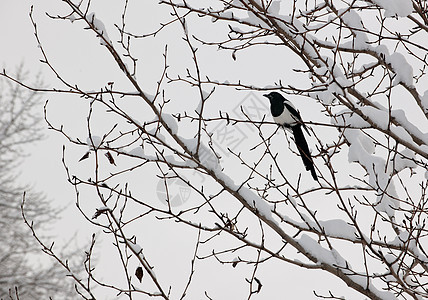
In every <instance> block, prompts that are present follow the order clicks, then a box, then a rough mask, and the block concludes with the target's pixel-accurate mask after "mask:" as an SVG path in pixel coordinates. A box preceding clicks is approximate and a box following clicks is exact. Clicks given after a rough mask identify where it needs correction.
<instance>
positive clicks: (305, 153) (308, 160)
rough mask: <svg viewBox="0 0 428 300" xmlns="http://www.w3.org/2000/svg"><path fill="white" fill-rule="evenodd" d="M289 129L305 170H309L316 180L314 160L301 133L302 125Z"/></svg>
mask: <svg viewBox="0 0 428 300" xmlns="http://www.w3.org/2000/svg"><path fill="white" fill-rule="evenodd" d="M291 129H292V130H293V134H294V140H295V141H296V146H297V149H298V150H299V153H300V156H301V157H302V160H303V164H304V165H305V168H306V170H307V171H311V175H312V178H313V179H314V180H318V177H317V174H316V173H315V168H314V162H313V160H312V157H311V153H310V152H309V147H308V143H307V142H306V139H305V136H304V135H303V131H302V126H301V125H296V126H292V127H291Z"/></svg>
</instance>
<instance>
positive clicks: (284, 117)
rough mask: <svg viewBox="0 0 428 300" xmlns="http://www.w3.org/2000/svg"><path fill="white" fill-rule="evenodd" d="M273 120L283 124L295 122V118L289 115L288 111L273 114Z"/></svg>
mask: <svg viewBox="0 0 428 300" xmlns="http://www.w3.org/2000/svg"><path fill="white" fill-rule="evenodd" d="M273 120H274V121H275V123H278V124H281V125H284V124H287V125H292V124H294V123H296V120H295V119H294V118H293V117H292V116H291V114H290V113H288V112H286V111H284V112H283V113H282V114H280V115H279V116H276V117H275V116H274V117H273Z"/></svg>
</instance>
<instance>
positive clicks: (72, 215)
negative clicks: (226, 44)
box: [0, 0, 361, 299]
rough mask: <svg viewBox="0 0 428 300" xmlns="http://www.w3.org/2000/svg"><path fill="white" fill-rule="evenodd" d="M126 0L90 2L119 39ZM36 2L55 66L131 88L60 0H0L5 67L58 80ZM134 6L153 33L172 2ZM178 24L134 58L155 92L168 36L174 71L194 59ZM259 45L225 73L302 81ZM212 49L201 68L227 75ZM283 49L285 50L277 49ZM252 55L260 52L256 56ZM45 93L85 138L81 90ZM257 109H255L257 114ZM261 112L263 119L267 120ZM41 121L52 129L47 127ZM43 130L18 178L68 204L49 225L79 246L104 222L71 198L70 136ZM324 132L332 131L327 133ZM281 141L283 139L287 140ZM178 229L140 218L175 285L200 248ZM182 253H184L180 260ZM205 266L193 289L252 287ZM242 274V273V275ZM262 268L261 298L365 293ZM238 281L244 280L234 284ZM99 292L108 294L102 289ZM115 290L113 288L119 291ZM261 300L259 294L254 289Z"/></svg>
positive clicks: (90, 85) (310, 114)
mask: <svg viewBox="0 0 428 300" xmlns="http://www.w3.org/2000/svg"><path fill="white" fill-rule="evenodd" d="M121 2H122V1H94V5H93V10H94V11H95V12H96V14H97V17H99V18H100V19H101V20H103V22H104V23H105V24H106V27H107V31H108V32H109V37H110V38H111V39H112V40H114V41H115V40H117V38H118V37H117V32H115V29H114V26H112V23H113V22H119V21H120V11H121V9H122V4H121ZM154 2H155V1H154ZM11 3H12V4H11ZM31 3H35V4H34V5H35V7H34V19H35V21H36V22H37V25H38V30H39V35H40V39H41V41H42V44H43V47H44V49H45V50H46V52H47V55H48V57H49V59H50V60H51V62H52V64H53V65H55V67H56V68H57V69H58V70H59V71H60V72H61V73H62V74H63V75H64V77H65V78H66V79H67V80H70V82H72V83H76V84H78V85H79V87H80V88H82V89H85V90H97V89H99V88H101V87H103V86H105V85H106V84H107V82H110V81H114V82H115V84H117V85H118V86H120V85H122V87H124V88H125V89H126V85H127V83H126V81H125V80H124V78H123V76H122V73H121V72H120V71H119V70H118V68H117V66H116V64H115V63H114V62H113V61H112V59H111V58H110V56H109V55H108V53H107V51H106V50H105V49H104V47H102V46H101V45H100V44H99V40H98V39H97V38H96V37H95V36H94V34H93V33H92V32H88V31H84V30H83V29H82V24H79V23H78V22H75V23H71V22H68V21H55V20H51V19H49V18H48V17H47V16H46V15H45V12H48V13H50V14H52V15H56V14H62V13H65V12H66V11H67V10H66V9H64V7H65V6H64V5H63V4H62V3H61V1H59V0H58V1H54V0H49V1H48V0H45V1H13V2H10V1H2V2H0V22H1V24H2V26H0V36H1V37H2V45H1V47H0V62H1V64H2V67H3V68H6V70H7V71H8V73H13V72H14V70H15V66H17V65H18V64H20V63H22V62H23V63H24V67H25V69H27V70H29V71H30V75H29V79H28V82H30V83H31V82H32V80H31V78H32V77H33V76H36V75H37V74H38V73H39V72H40V74H41V76H42V78H43V80H44V81H45V84H46V86H48V87H58V88H59V87H62V86H61V84H60V83H59V82H58V80H56V78H55V76H54V75H53V74H52V72H50V71H49V69H48V68H47V67H46V66H45V65H42V64H40V63H39V60H40V59H41V58H42V56H41V54H40V51H39V49H38V47H37V42H36V40H35V38H34V28H33V26H32V24H31V22H30V18H29V12H30V6H31ZM130 14H131V15H134V14H141V17H140V18H130V19H133V20H136V19H137V20H138V21H136V22H134V23H130V24H129V26H130V28H132V29H133V30H135V31H137V32H138V33H148V32H152V31H153V30H155V29H156V28H157V26H158V24H159V23H160V22H162V21H164V20H167V19H168V9H165V8H160V7H158V5H156V4H151V7H150V8H147V7H144V6H143V5H142V6H141V7H133V12H132V13H130ZM140 29H141V30H140ZM193 29H194V30H195V32H201V33H202V34H203V31H204V30H205V29H206V28H205V27H204V24H203V23H201V26H200V27H198V28H193ZM174 30H176V29H174V27H172V28H171V29H168V30H166V31H165V32H163V33H162V34H161V35H160V36H159V37H158V38H157V39H152V40H150V39H149V41H148V42H147V43H146V44H143V45H140V46H139V48H136V49H137V50H136V51H137V52H139V53H141V55H136V56H138V57H142V58H141V65H140V66H139V68H140V69H139V70H140V72H139V73H138V75H137V78H138V79H139V80H140V81H141V82H142V86H143V87H144V88H146V89H147V91H148V93H149V94H153V92H152V93H151V91H153V90H154V87H155V85H154V84H153V82H155V81H156V78H158V76H159V73H160V72H161V68H160V66H161V65H162V52H163V49H164V46H165V44H166V43H168V45H169V49H170V50H169V55H170V59H171V62H174V64H173V65H172V66H171V68H172V71H173V72H174V70H176V71H177V72H179V70H182V69H183V66H185V65H186V63H187V62H188V53H187V52H186V50H185V47H184V46H183V45H182V41H181V36H180V35H179V34H177V31H174ZM213 34H215V33H213ZM257 49H258V48H255V49H253V50H250V51H249V53H247V55H242V56H239V57H238V62H237V63H236V64H235V65H233V64H234V61H233V59H232V58H231V56H230V53H229V54H226V53H225V54H224V58H223V59H224V60H230V64H231V67H230V70H228V75H227V76H228V78H227V79H228V80H230V81H235V80H237V79H251V80H252V81H253V82H255V83H257V84H259V85H262V86H263V85H269V84H273V82H274V81H275V80H276V79H277V78H282V79H283V80H284V81H287V80H290V81H291V80H298V78H296V76H297V77H298V76H300V75H296V74H284V73H283V72H282V71H281V68H280V67H278V65H279V66H281V64H286V63H287V59H279V60H278V59H276V58H277V57H276V56H275V50H272V51H273V52H271V55H269V57H267V56H264V52H262V48H259V49H258V50H259V51H260V52H257V51H258V50H257ZM210 55H211V56H212V57H213V58H217V59H218V56H217V54H216V50H215V49H209V50H206V51H202V53H201V57H202V59H203V61H204V67H205V68H206V69H207V70H209V71H210V73H211V74H213V75H214V76H218V77H219V78H220V79H221V78H223V76H224V72H222V70H218V69H216V66H217V63H216V60H215V59H212V60H210ZM278 55H280V54H279V53H278ZM281 55H282V54H281ZM255 57H258V58H261V59H254V58H255ZM210 61H211V63H210ZM274 66H275V68H274ZM270 70H272V71H270ZM258 72H260V73H261V74H270V77H269V76H263V77H261V78H258V77H257V73H258ZM301 76H303V75H301ZM254 78H255V79H254ZM146 82H147V83H146ZM129 88H131V87H129ZM176 91H177V94H175V95H174V96H175V97H179V98H182V99H183V102H182V103H185V102H186V101H187V98H186V97H190V94H184V92H183V93H181V91H180V92H179V90H176ZM220 95H221V93H220ZM223 95H224V97H226V99H227V100H229V99H230V100H231V101H225V102H226V103H225V108H227V109H229V111H234V110H235V112H236V113H238V111H237V110H236V108H237V107H239V105H241V103H244V104H243V105H247V106H250V104H251V105H253V104H255V105H258V107H259V108H260V112H259V113H261V114H262V115H263V114H264V113H267V106H265V104H263V103H262V102H260V101H262V100H261V99H262V97H261V96H260V95H258V94H257V93H254V94H250V95H249V94H248V92H235V93H234V94H233V95H230V94H223ZM170 96H172V95H170ZM228 97H230V98H228ZM43 99H44V101H45V100H49V106H48V116H49V117H50V120H52V122H53V123H54V124H56V125H60V124H63V125H64V126H66V128H67V129H69V130H70V131H71V132H73V133H76V135H78V136H80V137H81V138H83V139H84V138H85V136H84V134H85V130H86V123H85V121H84V120H85V118H86V116H87V115H86V114H87V108H88V105H87V103H85V102H84V101H83V100H81V99H80V98H76V97H70V96H64V95H54V94H45V95H44V96H43ZM294 101H296V102H295V104H296V106H297V107H298V108H299V109H300V111H301V112H302V116H303V117H304V118H306V119H308V120H312V121H316V120H322V116H320V114H319V111H317V108H314V107H308V106H307V105H305V104H306V103H308V102H305V101H307V100H305V99H303V98H302V97H296V98H295V99H294ZM186 103H187V102H186ZM43 104H44V103H41V105H40V109H39V113H40V114H41V116H42V113H43ZM183 105H184V104H183ZM254 113H256V114H257V112H254ZM262 115H260V116H257V117H259V118H262ZM44 127H45V128H46V126H44ZM95 128H96V126H95ZM99 130H100V134H102V130H103V128H102V126H100V128H99ZM45 133H46V139H45V140H44V141H42V142H38V143H37V144H35V145H31V146H29V147H28V148H26V150H27V151H26V152H27V154H28V155H29V156H28V157H27V158H25V161H24V164H23V168H22V180H24V181H26V182H29V183H31V184H34V185H35V187H36V188H37V189H38V190H40V191H42V192H44V193H45V194H46V196H47V197H48V198H49V199H52V203H53V205H54V206H57V207H62V206H64V207H67V208H66V211H65V212H64V213H63V214H62V216H61V220H59V221H58V222H57V223H56V225H55V228H53V231H54V232H55V233H56V234H58V235H57V238H56V239H57V240H58V241H59V243H61V242H64V241H66V240H68V238H69V237H70V236H71V235H72V234H73V233H74V231H75V230H76V231H77V232H78V239H77V242H76V244H77V245H83V244H85V243H87V242H88V241H89V239H90V236H91V234H92V233H93V232H98V229H97V228H95V227H92V226H91V225H90V224H88V223H87V222H86V221H85V220H84V219H83V217H82V216H81V215H80V214H79V212H78V211H77V209H76V208H75V206H74V201H75V194H74V190H73V188H72V186H71V185H69V184H68V183H67V182H66V176H65V172H64V168H63V166H62V164H61V155H62V153H61V151H62V146H63V145H64V144H65V145H67V142H66V140H65V139H64V138H63V137H62V136H60V135H59V134H57V133H54V132H49V131H47V130H46V129H45ZM245 134H246V135H250V134H251V132H245V133H244V135H245ZM326 134H327V135H328V134H329V133H328V131H327V133H326ZM183 135H185V133H184V134H183ZM279 147H285V144H283V145H281V146H279ZM67 149H72V150H70V151H67V155H68V158H69V160H70V162H71V164H72V165H73V167H74V168H76V170H77V172H85V170H86V171H87V170H90V168H91V166H92V165H91V164H90V161H87V162H82V163H80V164H79V163H77V161H78V159H79V158H80V157H81V156H82V155H83V154H84V153H85V149H76V148H74V147H73V146H67ZM290 157H291V158H292V160H293V159H295V160H296V161H295V163H296V166H298V168H303V167H302V165H301V162H300V161H299V159H298V158H297V157H295V156H294V158H293V155H292V154H290ZM351 167H352V166H351ZM296 174H297V171H296ZM305 176H310V175H305ZM308 178H309V177H308ZM133 180H135V178H134V179H133ZM157 183H158V181H157V180H155V179H153V182H146V181H145V184H147V188H151V189H152V190H151V192H150V193H151V194H150V195H152V197H153V199H156V201H159V199H157V197H158V193H159V188H158V187H157ZM189 201H191V200H189ZM182 227H183V226H179V228H180V229H182V230H183V235H177V234H176V233H175V232H169V230H170V227H168V226H166V225H163V224H159V222H157V223H155V225H153V224H144V226H142V228H140V230H141V231H140V233H141V236H143V237H144V238H143V237H142V240H145V241H147V240H149V241H151V243H152V244H153V243H154V244H156V245H157V246H156V247H152V248H151V250H148V251H153V253H150V252H149V253H146V254H147V255H148V257H152V258H153V259H154V261H162V259H163V258H165V257H168V259H166V261H167V263H166V264H165V265H160V266H157V267H158V268H159V269H161V270H162V271H163V274H165V273H168V271H165V270H168V269H169V270H170V272H169V274H168V275H165V277H164V278H167V279H166V282H168V281H169V282H171V284H172V285H175V284H176V283H177V282H178V283H179V286H183V280H185V279H186V278H187V277H185V276H183V275H182V274H183V273H182V272H183V271H185V272H188V269H189V266H188V259H189V257H190V255H191V254H192V251H193V247H194V243H192V241H194V239H195V236H194V233H190V232H187V231H186V229H185V228H182ZM183 240H186V241H189V244H184V243H182V241H183ZM105 243H106V245H105V247H104V248H103V250H102V253H101V252H100V251H99V250H98V252H97V255H98V259H99V263H100V267H99V268H100V269H102V270H106V271H105V272H104V274H105V275H106V278H111V277H112V276H115V275H116V273H113V272H112V271H111V267H112V266H111V264H114V263H112V262H110V259H111V257H115V256H114V255H115V254H114V252H112V249H108V243H109V241H105ZM172 249H173V250H172ZM154 250H156V251H154ZM181 257H185V258H187V259H181ZM204 266H205V268H206V269H204V270H200V271H201V273H202V275H201V276H200V277H197V279H196V282H195V291H197V290H198V289H201V290H204V289H206V290H208V292H209V294H210V295H212V296H214V298H215V299H226V298H225V297H227V298H229V299H232V297H231V295H233V296H234V297H236V298H235V299H238V298H242V297H243V295H246V293H247V290H246V289H245V288H242V287H245V286H246V283H245V282H243V280H244V276H243V275H242V274H245V276H248V274H249V273H248V270H249V269H246V268H242V269H239V270H238V268H237V269H232V268H231V267H230V266H228V267H225V266H221V265H219V264H217V263H212V264H204ZM201 268H202V267H201ZM101 273H103V272H101ZM236 273H240V274H239V275H238V276H236ZM260 273H261V274H265V278H267V279H268V280H266V281H264V282H263V289H264V291H265V290H266V291H267V292H266V293H264V294H263V298H260V299H297V298H299V299H313V298H315V297H314V296H313V290H317V291H318V292H320V293H323V294H327V292H328V290H329V288H331V289H334V291H335V293H336V294H337V295H346V299H361V296H360V295H356V293H354V292H352V291H350V290H349V289H347V288H346V286H345V285H344V283H342V282H341V281H339V280H338V279H336V278H334V277H333V276H330V275H328V274H327V273H326V272H320V271H308V270H304V269H299V268H297V267H295V266H292V265H285V264H283V265H282V267H280V268H278V267H277V266H276V265H275V263H274V262H268V263H266V265H263V268H261V270H260ZM186 274H187V273H186ZM234 275H235V276H234ZM210 282H217V284H216V286H217V287H218V286H222V287H223V288H224V289H222V290H212V289H210V287H209V286H210ZM218 283H220V284H218ZM274 285H281V286H283V287H284V288H283V289H282V290H284V291H285V293H286V295H276V294H269V292H270V291H275V289H274V288H272V286H274ZM236 286H239V287H240V288H239V289H236V288H235V287H236ZM100 293H101V295H104V294H103V293H102V292H100ZM242 293H244V294H242ZM199 294H200V293H199ZM111 295H114V293H113V294H111ZM102 297H103V296H101V298H102ZM106 299H110V298H106ZM111 299H112V298H111ZM142 299H144V298H142ZM255 299H259V298H257V297H255Z"/></svg>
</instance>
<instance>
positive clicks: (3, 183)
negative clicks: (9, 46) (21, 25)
mask: <svg viewBox="0 0 428 300" xmlns="http://www.w3.org/2000/svg"><path fill="white" fill-rule="evenodd" d="M16 74H17V75H16V79H17V80H19V81H23V80H26V79H27V78H29V74H28V73H27V72H25V70H24V68H23V65H21V66H20V67H19V68H17V71H16ZM33 84H34V86H37V87H41V86H42V85H43V83H42V81H41V77H40V76H36V77H35V80H34V82H33ZM41 96H42V95H40V94H39V93H37V92H35V91H30V90H27V89H24V88H23V87H22V86H20V85H18V84H16V83H14V82H12V81H7V80H4V79H3V78H2V79H1V80H0V103H1V105H0V136H1V138H0V207H1V209H0V224H1V226H0V236H1V237H2V239H1V243H0V270H1V272H0V297H1V298H2V299H17V298H18V297H21V299H48V298H49V297H50V296H53V295H55V298H57V297H58V298H62V299H65V298H66V297H67V296H71V295H72V294H74V292H73V285H71V284H70V282H66V281H64V280H63V277H64V276H65V272H64V271H63V269H62V268H60V267H59V266H58V265H57V264H55V263H53V262H52V263H45V262H44V261H45V259H44V258H45V257H44V255H43V254H42V253H40V246H39V245H38V244H37V243H36V242H35V240H34V239H32V237H31V233H30V232H29V230H28V228H27V226H25V224H24V223H23V220H22V214H21V200H22V195H23V193H24V192H26V193H27V197H28V198H30V199H31V201H28V205H27V206H26V212H27V215H28V216H29V217H31V219H33V220H34V221H35V222H36V223H37V225H36V228H37V229H39V230H40V229H43V228H44V229H46V228H47V227H48V226H49V225H51V224H53V222H54V221H55V219H56V218H57V215H58V214H59V213H60V210H59V209H55V208H53V207H52V206H51V205H50V203H49V200H48V199H47V198H46V197H45V196H44V195H43V194H42V193H37V192H36V191H35V190H34V188H32V187H31V186H30V185H28V184H27V185H24V184H22V183H20V182H22V178H20V176H19V175H20V174H19V171H18V170H19V169H20V165H21V164H22V163H23V161H24V156H25V154H27V155H28V154H29V153H28V152H26V151H25V146H27V145H29V144H30V143H34V142H39V141H41V140H42V139H43V134H42V132H43V131H42V130H41V129H42V120H43V119H42V115H41V114H40V111H37V108H38V107H40V104H41ZM70 252H71V251H70Z"/></svg>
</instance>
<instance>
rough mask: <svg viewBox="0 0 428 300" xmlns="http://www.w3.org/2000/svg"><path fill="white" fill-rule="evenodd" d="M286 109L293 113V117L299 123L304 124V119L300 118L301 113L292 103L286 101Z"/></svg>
mask: <svg viewBox="0 0 428 300" xmlns="http://www.w3.org/2000/svg"><path fill="white" fill-rule="evenodd" d="M284 105H285V108H286V109H288V111H289V112H290V113H291V116H292V117H293V119H294V120H296V122H297V123H303V120H302V117H301V116H300V113H299V111H298V110H297V109H296V108H295V107H294V105H293V104H291V102H290V101H287V100H286V101H284Z"/></svg>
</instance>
